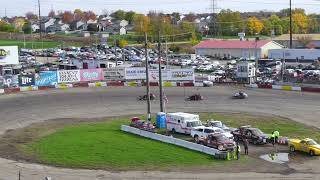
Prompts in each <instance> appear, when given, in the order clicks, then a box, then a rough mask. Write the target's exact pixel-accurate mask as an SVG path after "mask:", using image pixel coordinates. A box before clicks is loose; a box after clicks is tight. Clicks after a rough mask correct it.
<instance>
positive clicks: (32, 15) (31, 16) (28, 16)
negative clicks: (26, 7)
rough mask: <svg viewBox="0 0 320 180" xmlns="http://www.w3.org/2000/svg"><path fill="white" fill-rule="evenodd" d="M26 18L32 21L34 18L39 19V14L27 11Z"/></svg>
mask: <svg viewBox="0 0 320 180" xmlns="http://www.w3.org/2000/svg"><path fill="white" fill-rule="evenodd" d="M26 18H27V19H28V20H29V21H30V20H32V21H34V20H37V19H38V16H37V15H35V14H34V13H33V12H27V13H26Z"/></svg>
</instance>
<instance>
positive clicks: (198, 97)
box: [185, 94, 204, 101]
mask: <svg viewBox="0 0 320 180" xmlns="http://www.w3.org/2000/svg"><path fill="white" fill-rule="evenodd" d="M185 100H186V101H202V100H204V97H203V96H201V95H200V94H193V95H191V96H189V97H187V98H186V99H185Z"/></svg>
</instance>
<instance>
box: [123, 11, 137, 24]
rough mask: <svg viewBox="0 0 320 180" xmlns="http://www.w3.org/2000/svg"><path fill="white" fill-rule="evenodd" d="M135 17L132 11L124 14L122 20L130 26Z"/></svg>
mask: <svg viewBox="0 0 320 180" xmlns="http://www.w3.org/2000/svg"><path fill="white" fill-rule="evenodd" d="M135 15H136V13H135V12H133V11H129V12H126V15H125V18H124V19H125V20H126V21H128V23H129V24H132V23H133V20H134V16H135Z"/></svg>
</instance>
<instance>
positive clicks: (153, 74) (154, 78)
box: [149, 70, 168, 82]
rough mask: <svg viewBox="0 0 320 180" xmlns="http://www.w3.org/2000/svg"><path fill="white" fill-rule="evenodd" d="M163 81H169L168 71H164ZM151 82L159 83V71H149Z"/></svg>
mask: <svg viewBox="0 0 320 180" xmlns="http://www.w3.org/2000/svg"><path fill="white" fill-rule="evenodd" d="M161 74H162V81H167V80H168V71H167V70H162V72H161ZM149 81H150V82H158V81H159V70H150V71H149Z"/></svg>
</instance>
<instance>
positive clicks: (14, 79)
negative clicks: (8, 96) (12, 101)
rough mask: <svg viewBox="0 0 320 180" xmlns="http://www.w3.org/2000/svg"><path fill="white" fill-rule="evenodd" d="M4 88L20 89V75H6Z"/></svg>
mask: <svg viewBox="0 0 320 180" xmlns="http://www.w3.org/2000/svg"><path fill="white" fill-rule="evenodd" d="M3 80H4V83H3V84H4V85H3V87H4V88H16V87H19V78H18V75H5V76H3Z"/></svg>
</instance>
